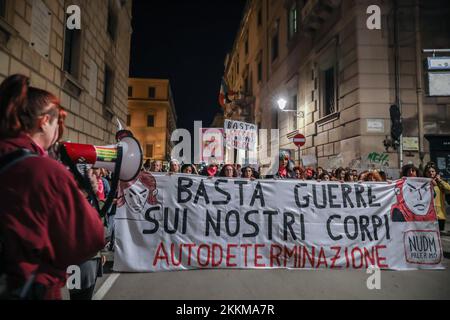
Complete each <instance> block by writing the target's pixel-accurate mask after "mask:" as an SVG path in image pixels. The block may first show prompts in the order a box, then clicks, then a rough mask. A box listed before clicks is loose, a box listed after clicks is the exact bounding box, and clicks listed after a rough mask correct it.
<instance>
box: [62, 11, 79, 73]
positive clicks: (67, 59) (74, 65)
mask: <svg viewBox="0 0 450 320" xmlns="http://www.w3.org/2000/svg"><path fill="white" fill-rule="evenodd" d="M67 17H68V16H67ZM67 17H66V18H67ZM80 47H81V30H77V29H73V30H70V29H68V28H65V36H64V61H63V69H64V71H66V72H67V73H69V74H70V75H71V76H73V77H74V78H76V79H78V78H79V71H80V53H81V49H80Z"/></svg>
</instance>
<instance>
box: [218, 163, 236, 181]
mask: <svg viewBox="0 0 450 320" xmlns="http://www.w3.org/2000/svg"><path fill="white" fill-rule="evenodd" d="M237 176H238V173H237V171H236V169H235V168H234V166H233V165H232V164H226V165H224V166H223V167H222V170H220V173H219V177H226V178H236V177H237Z"/></svg>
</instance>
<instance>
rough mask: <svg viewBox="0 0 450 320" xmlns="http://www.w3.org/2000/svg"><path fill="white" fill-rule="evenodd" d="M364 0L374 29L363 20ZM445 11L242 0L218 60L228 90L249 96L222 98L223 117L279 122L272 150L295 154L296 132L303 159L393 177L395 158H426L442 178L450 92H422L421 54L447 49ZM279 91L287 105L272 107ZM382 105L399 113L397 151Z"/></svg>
mask: <svg viewBox="0 0 450 320" xmlns="http://www.w3.org/2000/svg"><path fill="white" fill-rule="evenodd" d="M373 5H375V6H376V8H375V9H377V8H380V18H381V19H380V22H381V29H370V28H369V27H368V20H370V19H369V18H370V17H371V16H372V11H371V10H372V9H370V10H369V13H368V8H369V6H373ZM372 8H373V7H372ZM449 16H450V4H449V3H448V1H440V0H427V1H422V0H420V1H419V0H398V1H383V0H371V1H367V0H298V1H295V0H264V1H253V0H250V1H248V4H247V7H246V9H245V13H244V17H243V19H242V23H241V26H240V29H239V32H238V34H237V37H236V40H235V44H234V47H233V50H232V52H231V53H230V54H229V55H228V56H227V58H226V61H225V65H226V68H225V78H226V80H227V82H228V85H229V87H230V90H236V91H240V92H241V97H242V96H243V97H245V100H246V101H250V103H248V104H244V105H234V103H231V104H230V105H228V106H227V107H226V110H225V115H226V117H229V118H240V119H242V120H247V121H249V122H252V123H255V124H257V125H258V127H259V128H268V129H269V128H278V129H279V130H280V136H279V148H280V149H287V150H290V151H291V154H292V155H293V156H294V157H295V159H296V161H298V160H299V158H298V152H297V148H296V147H295V145H294V144H293V143H292V137H293V136H294V135H295V134H296V133H302V134H304V135H305V136H306V145H305V146H304V147H302V148H301V150H300V152H301V159H302V161H303V162H304V164H305V165H318V166H322V167H324V168H327V169H332V168H336V167H339V166H343V167H347V166H348V167H353V168H357V169H361V170H363V169H369V168H382V169H384V170H387V171H389V173H390V175H391V176H395V175H396V174H398V169H399V167H400V165H401V164H406V163H409V162H412V163H414V164H416V165H419V164H420V163H422V164H423V163H426V162H427V161H429V160H430V159H432V160H433V161H435V162H437V164H438V165H439V166H440V169H442V170H443V172H442V173H444V171H446V172H447V175H449V176H450V171H449V170H450V169H449V168H450V157H449V156H448V154H449V152H448V150H446V149H450V148H449V146H450V97H449V96H448V94H447V96H445V95H444V96H432V95H431V94H430V92H429V88H428V75H429V73H430V70H428V68H427V65H426V61H427V58H428V57H430V55H431V54H430V53H428V52H423V49H444V48H450V37H449V36H448V35H449V34H450V22H449V19H448V17H449ZM441 55H445V53H441ZM447 56H450V53H447ZM280 98H283V99H284V100H285V101H287V106H286V110H293V111H286V112H283V111H281V110H279V108H278V107H277V101H278V100H279V99H280ZM391 105H398V106H399V108H400V109H401V113H402V121H403V137H404V143H403V144H402V145H403V146H404V149H405V150H403V152H402V159H400V156H399V155H400V153H399V150H398V148H397V150H396V149H394V146H393V143H392V141H390V140H391V139H390V135H391V117H390V107H391ZM242 115H245V116H242ZM267 140H268V143H267V144H266V145H261V146H260V150H263V149H265V148H267V149H268V150H267V151H265V152H262V154H263V155H268V156H266V157H264V156H263V157H261V158H260V159H259V161H260V162H261V163H262V164H263V165H265V166H266V167H267V166H268V164H267V163H268V162H269V161H270V160H269V158H270V157H269V156H270V155H271V154H270V149H271V142H270V138H268V139H267ZM390 145H391V146H390Z"/></svg>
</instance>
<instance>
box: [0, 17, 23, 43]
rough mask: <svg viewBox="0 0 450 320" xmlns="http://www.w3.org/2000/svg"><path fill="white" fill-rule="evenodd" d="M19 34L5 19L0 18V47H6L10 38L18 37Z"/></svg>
mask: <svg viewBox="0 0 450 320" xmlns="http://www.w3.org/2000/svg"><path fill="white" fill-rule="evenodd" d="M18 35H19V33H18V32H17V31H16V29H14V27H13V26H11V25H10V24H9V23H8V22H7V21H6V20H5V19H3V18H0V45H1V46H6V44H7V43H8V41H9V39H10V38H11V37H13V36H14V37H16V36H18Z"/></svg>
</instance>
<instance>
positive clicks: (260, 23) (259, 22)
mask: <svg viewBox="0 0 450 320" xmlns="http://www.w3.org/2000/svg"><path fill="white" fill-rule="evenodd" d="M261 25H262V8H259V10H258V27H259V26H261Z"/></svg>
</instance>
